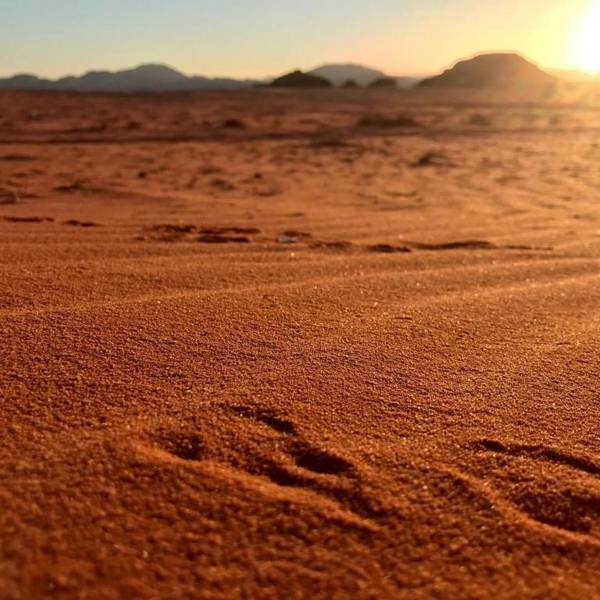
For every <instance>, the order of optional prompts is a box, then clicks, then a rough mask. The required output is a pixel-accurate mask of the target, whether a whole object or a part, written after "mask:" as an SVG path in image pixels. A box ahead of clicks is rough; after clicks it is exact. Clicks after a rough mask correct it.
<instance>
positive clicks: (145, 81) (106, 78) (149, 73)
mask: <svg viewBox="0 0 600 600" xmlns="http://www.w3.org/2000/svg"><path fill="white" fill-rule="evenodd" d="M257 83H259V82H258V81H254V80H237V79H210V78H208V77H200V76H193V77H189V76H187V75H184V74H183V73H181V72H179V71H177V70H175V69H173V68H171V67H168V66H166V65H158V64H148V65H141V66H139V67H136V68H134V69H127V70H124V71H115V72H113V71H89V72H88V73H85V74H84V75H81V76H79V77H74V76H70V77H63V78H61V79H56V80H49V79H41V78H39V77H36V76H35V75H15V76H13V77H9V78H7V79H0V89H23V90H63V91H76V92H165V91H193V90H210V89H215V90H216V89H221V90H227V89H239V88H244V87H250V86H252V85H255V84H257Z"/></svg>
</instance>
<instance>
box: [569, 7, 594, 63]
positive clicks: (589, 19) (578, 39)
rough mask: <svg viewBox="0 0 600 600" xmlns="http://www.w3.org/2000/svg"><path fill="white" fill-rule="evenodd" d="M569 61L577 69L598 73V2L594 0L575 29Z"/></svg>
mask: <svg viewBox="0 0 600 600" xmlns="http://www.w3.org/2000/svg"><path fill="white" fill-rule="evenodd" d="M571 60H572V61H573V63H574V64H575V66H576V67H577V68H579V69H582V70H584V71H588V72H589V73H598V72H600V0H595V2H594V3H593V4H592V5H591V6H590V7H589V8H588V9H587V10H586V11H585V12H584V13H583V15H582V17H581V20H580V21H579V23H578V24H577V26H576V27H575V30H574V32H573V38H572V42H571Z"/></svg>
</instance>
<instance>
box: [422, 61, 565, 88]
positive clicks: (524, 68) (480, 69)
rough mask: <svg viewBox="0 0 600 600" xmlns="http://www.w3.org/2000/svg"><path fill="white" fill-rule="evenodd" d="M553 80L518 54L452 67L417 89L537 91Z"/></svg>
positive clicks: (552, 83) (553, 78)
mask: <svg viewBox="0 0 600 600" xmlns="http://www.w3.org/2000/svg"><path fill="white" fill-rule="evenodd" d="M556 82H557V79H556V78H555V77H553V76H552V75H550V74H548V73H546V72H545V71H542V70H541V69H540V68H539V67H538V66H536V65H534V64H533V63H532V62H529V61H528V60H526V59H525V58H523V57H522V56H520V55H518V54H480V55H479V56H476V57H474V58H471V59H468V60H463V61H460V62H458V63H456V64H455V65H454V66H453V67H452V68H451V69H448V70H447V71H444V72H443V73H442V74H441V75H438V76H436V77H430V78H429V79H424V80H423V81H421V82H420V83H419V86H420V87H446V88H503V89H532V88H536V89H540V88H547V87H550V86H552V85H554V84H555V83H556Z"/></svg>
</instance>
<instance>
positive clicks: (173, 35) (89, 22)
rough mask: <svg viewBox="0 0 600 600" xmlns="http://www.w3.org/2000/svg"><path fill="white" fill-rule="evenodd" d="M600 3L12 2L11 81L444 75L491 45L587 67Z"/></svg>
mask: <svg viewBox="0 0 600 600" xmlns="http://www.w3.org/2000/svg"><path fill="white" fill-rule="evenodd" d="M595 1H596V0H593V1H592V0H504V1H500V0H0V76H2V75H9V74H13V73H15V72H35V73H38V74H40V75H45V76H59V75H64V74H72V73H80V72H82V71H85V70H87V69H90V68H106V69H119V68H123V67H128V66H134V65H137V64H140V63H143V62H163V63H168V64H170V65H172V66H174V67H177V68H179V69H181V70H182V71H184V72H186V73H190V74H206V75H232V76H249V77H262V76H266V75H277V74H279V73H282V72H284V71H288V70H290V69H291V68H295V67H297V68H303V69H307V68H311V67H314V66H317V65H318V64H320V63H323V62H331V61H352V62H361V63H364V64H367V65H371V66H375V67H380V68H382V69H384V70H386V71H388V72H390V73H392V74H398V75H400V74H404V73H428V72H432V71H437V70H439V69H441V68H443V67H445V66H447V65H448V64H449V63H452V62H454V61H455V60H456V59H458V58H461V57H465V56H469V55H471V54H474V53H477V52H479V51H487V50H518V51H520V52H522V53H524V54H526V55H528V56H530V57H531V58H532V59H534V60H536V61H537V62H539V63H541V64H542V65H544V66H557V67H570V66H576V65H574V64H573V61H572V60H571V59H570V58H569V54H568V47H569V43H571V38H572V31H573V29H574V27H575V26H576V24H577V21H578V20H581V14H582V12H583V11H584V9H585V8H586V7H588V8H589V5H590V4H592V3H594V2H595Z"/></svg>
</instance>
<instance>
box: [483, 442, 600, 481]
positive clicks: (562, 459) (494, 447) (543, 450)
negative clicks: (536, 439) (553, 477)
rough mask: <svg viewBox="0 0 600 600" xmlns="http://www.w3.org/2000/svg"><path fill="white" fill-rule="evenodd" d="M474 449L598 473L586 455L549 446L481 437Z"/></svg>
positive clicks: (599, 469) (596, 466)
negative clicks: (512, 442)
mask: <svg viewBox="0 0 600 600" xmlns="http://www.w3.org/2000/svg"><path fill="white" fill-rule="evenodd" d="M473 447H474V448H475V449H476V450H481V451H488V452H496V453H498V454H507V455H509V456H524V457H527V458H532V459H537V460H545V461H550V462H555V463H559V464H562V465H565V466H567V467H572V468H573V469H578V470H580V471H584V472H585V473H589V474H590V475H600V465H597V464H596V463H595V462H593V461H592V460H590V459H589V458H587V457H583V456H575V455H573V454H567V453H565V452H561V451H560V450H555V449H554V448H551V447H549V446H542V445H525V444H503V443H502V442H499V441H497V440H490V439H483V440H479V441H477V442H475V444H473Z"/></svg>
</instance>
